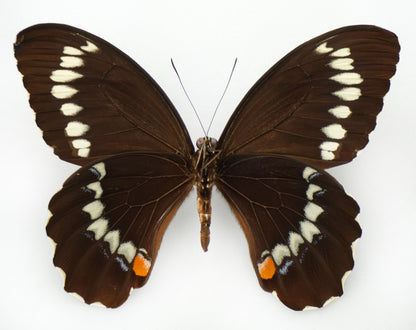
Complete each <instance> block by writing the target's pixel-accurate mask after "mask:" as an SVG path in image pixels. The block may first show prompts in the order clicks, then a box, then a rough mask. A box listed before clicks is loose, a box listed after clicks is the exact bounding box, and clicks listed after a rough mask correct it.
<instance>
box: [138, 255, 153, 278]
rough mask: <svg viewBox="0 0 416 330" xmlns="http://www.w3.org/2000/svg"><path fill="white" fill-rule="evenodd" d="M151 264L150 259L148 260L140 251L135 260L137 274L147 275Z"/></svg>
mask: <svg viewBox="0 0 416 330" xmlns="http://www.w3.org/2000/svg"><path fill="white" fill-rule="evenodd" d="M151 264H152V263H151V262H150V260H147V259H146V258H145V257H144V256H143V255H142V254H141V253H138V254H137V255H136V257H135V258H134V262H133V270H134V273H135V274H136V275H137V276H142V277H145V276H147V274H148V273H149V269H150V265H151Z"/></svg>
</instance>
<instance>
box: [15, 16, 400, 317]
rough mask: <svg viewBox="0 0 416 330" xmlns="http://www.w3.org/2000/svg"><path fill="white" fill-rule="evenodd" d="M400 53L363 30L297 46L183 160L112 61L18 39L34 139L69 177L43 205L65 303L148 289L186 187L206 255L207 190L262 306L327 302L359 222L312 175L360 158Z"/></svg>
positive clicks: (98, 46)
mask: <svg viewBox="0 0 416 330" xmlns="http://www.w3.org/2000/svg"><path fill="white" fill-rule="evenodd" d="M399 50H400V46H399V43H398V40H397V37H396V36H395V35H394V34H393V33H391V32H389V31H387V30H384V29H382V28H379V27H375V26H367V25H358V26H348V27H343V28H340V29H337V30H334V31H331V32H328V33H325V34H323V35H321V36H318V37H316V38H314V39H311V40H309V41H307V42H306V43H304V44H302V45H300V46H299V47H297V48H296V49H294V50H293V51H292V52H290V53H289V54H288V55H286V56H285V57H284V58H283V59H281V60H280V61H279V62H277V63H276V64H275V65H274V66H273V67H272V68H271V69H269V71H267V72H266V73H265V74H264V75H263V76H262V77H261V78H260V79H259V80H258V81H257V82H256V83H255V84H254V86H253V87H252V88H251V89H250V90H249V92H248V93H247V94H246V96H245V97H244V98H243V100H242V101H241V103H240V104H239V105H238V107H237V109H236V110H235V112H234V113H233V115H232V116H231V118H230V120H229V121H228V123H227V125H226V127H225V129H224V131H223V133H222V135H221V136H220V138H219V139H218V140H216V139H214V138H211V137H208V136H204V137H203V138H200V139H199V140H198V141H197V148H196V149H195V148H194V147H193V144H192V142H191V139H190V137H189V134H188V132H187V129H186V127H185V125H184V123H183V121H182V119H181V117H180V116H179V114H178V112H177V111H176V109H175V107H174V106H173V104H172V103H171V101H170V100H169V98H168V97H167V96H166V94H165V93H164V92H163V91H162V89H161V88H160V87H159V86H158V84H157V83H156V82H155V81H154V80H153V79H152V78H151V77H150V76H149V74H147V73H146V72H145V71H144V70H143V69H142V68H141V67H140V66H139V65H138V64H136V63H135V62H134V61H133V60H132V59H131V58H130V57H128V56H127V55H126V54H124V53H123V52H121V51H120V50H118V49H117V48H116V47H114V46H113V45H111V44H110V43H108V42H106V41H105V40H103V39H100V38H99V37H97V36H95V35H93V34H90V33H88V32H86V31H83V30H80V29H77V28H75V27H71V26H67V25H61V24H40V25H35V26H32V27H29V28H27V29H25V30H23V31H21V32H20V33H19V34H18V35H17V38H16V42H15V44H14V51H15V57H16V59H17V66H18V70H19V71H20V72H21V74H22V75H23V83H24V86H25V88H26V89H27V91H28V92H29V95H30V98H29V102H30V106H31V107H32V109H33V110H34V111H35V114H36V123H37V125H38V126H39V128H40V129H41V130H42V132H43V138H44V140H45V141H46V143H47V144H48V145H50V146H51V147H52V148H53V151H54V153H55V154H56V155H58V156H59V157H60V158H61V159H63V160H64V161H67V162H70V163H73V164H77V165H80V166H81V168H80V169H79V170H77V171H76V172H75V173H74V174H73V175H71V176H70V177H69V178H68V179H67V180H66V181H65V183H64V184H63V187H62V189H61V190H60V191H58V192H57V193H56V194H55V195H54V196H53V197H52V199H51V201H50V203H49V210H50V213H51V216H50V219H49V221H48V224H47V227H46V229H47V234H48V236H49V237H50V238H51V239H52V240H53V242H54V244H55V254H54V259H53V262H54V265H55V266H56V267H58V268H59V269H60V270H61V272H62V273H63V275H64V282H65V290H66V291H68V292H72V293H75V294H76V295H78V296H80V297H81V298H82V299H83V300H84V301H85V302H86V303H88V304H91V303H101V304H103V305H105V306H106V307H112V308H115V307H118V306H120V305H121V304H123V303H124V302H125V300H126V299H127V298H128V296H129V294H130V292H131V290H132V289H135V288H139V287H141V286H143V285H144V284H145V283H146V281H147V280H148V278H149V275H150V273H151V271H152V268H153V266H154V264H155V260H156V256H157V253H158V249H159V246H160V243H161V240H162V237H163V234H164V232H165V230H166V228H167V226H168V224H169V222H170V221H171V219H172V218H173V216H174V214H175V212H176V211H177V209H178V208H179V206H180V205H181V203H182V202H183V200H184V199H185V197H186V196H187V195H188V194H189V192H190V191H191V189H192V187H193V186H196V192H197V208H198V213H199V220H200V223H201V233H200V236H201V245H202V248H203V249H204V250H205V251H206V250H207V248H208V244H209V240H210V233H209V228H210V223H211V193H212V189H213V186H214V185H215V186H216V187H217V188H218V190H219V191H220V192H221V193H222V195H223V196H224V197H225V199H226V200H227V201H228V203H229V205H230V207H231V209H232V211H233V212H234V214H235V215H236V217H237V219H238V221H239V224H240V225H241V227H242V229H243V231H244V233H245V236H246V238H247V241H248V245H249V251H250V257H251V261H252V263H253V267H254V270H255V272H256V275H257V277H258V281H259V283H260V285H261V287H262V288H263V289H264V290H266V291H268V292H272V293H273V294H274V295H276V296H277V297H278V298H279V299H280V300H281V301H282V302H283V303H284V304H285V305H286V306H288V307H289V308H291V309H294V310H303V309H306V308H311V307H321V306H323V305H325V304H327V303H328V302H330V301H332V300H333V299H334V298H336V297H339V296H341V295H342V293H343V284H344V281H345V279H346V277H347V276H348V274H349V273H350V271H351V269H352V268H353V265H354V261H353V246H354V242H355V241H356V240H357V239H358V238H359V237H360V236H361V228H360V225H359V224H358V222H357V218H358V214H359V206H358V204H357V203H356V202H355V201H354V199H353V198H352V197H350V196H349V195H347V194H346V193H345V191H344V189H343V187H342V186H341V184H340V183H338V182H337V180H336V179H335V178H333V177H332V176H331V175H329V174H328V173H327V172H326V171H325V169H326V168H330V167H333V166H337V165H341V164H345V163H348V162H350V161H351V160H352V159H353V158H354V157H355V156H356V155H357V151H358V150H360V149H362V148H364V146H365V145H366V144H367V142H368V135H369V133H370V132H371V131H372V130H373V129H374V127H375V124H376V117H377V114H378V113H379V112H380V111H381V108H382V106H383V97H384V96H385V94H386V93H387V91H388V90H389V86H390V78H391V77H392V76H393V74H394V73H395V70H396V64H397V62H398V60H399Z"/></svg>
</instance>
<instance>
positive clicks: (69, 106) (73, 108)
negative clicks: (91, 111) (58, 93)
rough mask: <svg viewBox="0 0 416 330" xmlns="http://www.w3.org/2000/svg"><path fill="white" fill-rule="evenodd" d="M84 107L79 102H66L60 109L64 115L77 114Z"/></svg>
mask: <svg viewBox="0 0 416 330" xmlns="http://www.w3.org/2000/svg"><path fill="white" fill-rule="evenodd" d="M82 109H84V108H83V107H81V106H80V105H78V104H75V103H64V104H62V105H61V108H60V109H59V110H60V111H61V112H62V113H63V114H64V116H75V115H76V114H78V112H80V111H81V110H82Z"/></svg>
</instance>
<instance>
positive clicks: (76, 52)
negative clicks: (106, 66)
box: [63, 46, 84, 56]
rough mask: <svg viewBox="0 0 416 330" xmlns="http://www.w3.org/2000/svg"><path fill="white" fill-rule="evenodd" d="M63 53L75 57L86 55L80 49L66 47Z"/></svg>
mask: <svg viewBox="0 0 416 330" xmlns="http://www.w3.org/2000/svg"><path fill="white" fill-rule="evenodd" d="M63 53H64V54H65V55H75V56H79V55H84V52H83V51H81V50H79V49H78V48H75V47H71V46H65V47H64V51H63Z"/></svg>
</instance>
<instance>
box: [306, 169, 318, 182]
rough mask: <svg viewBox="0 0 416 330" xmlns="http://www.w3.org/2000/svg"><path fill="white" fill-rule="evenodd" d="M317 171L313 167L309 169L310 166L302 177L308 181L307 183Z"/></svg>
mask: <svg viewBox="0 0 416 330" xmlns="http://www.w3.org/2000/svg"><path fill="white" fill-rule="evenodd" d="M316 172H317V171H316V170H315V169H314V168H312V167H309V166H306V167H305V169H304V170H303V173H302V177H303V178H304V179H305V180H306V181H307V182H309V177H310V176H311V175H312V174H314V173H316Z"/></svg>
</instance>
